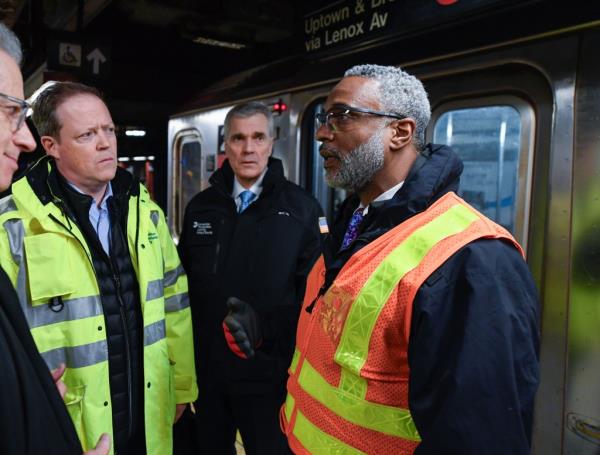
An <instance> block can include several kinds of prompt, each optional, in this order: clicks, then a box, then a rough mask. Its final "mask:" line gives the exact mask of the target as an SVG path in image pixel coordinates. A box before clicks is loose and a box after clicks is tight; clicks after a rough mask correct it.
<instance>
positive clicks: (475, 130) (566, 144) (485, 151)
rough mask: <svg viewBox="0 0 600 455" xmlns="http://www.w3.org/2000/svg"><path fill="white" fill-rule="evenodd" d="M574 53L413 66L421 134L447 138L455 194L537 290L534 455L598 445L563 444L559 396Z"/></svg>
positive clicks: (535, 48) (558, 43)
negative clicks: (509, 249)
mask: <svg viewBox="0 0 600 455" xmlns="http://www.w3.org/2000/svg"><path fill="white" fill-rule="evenodd" d="M577 54H578V40H577V37H575V36H572V37H563V38H555V39H550V40H545V41H543V42H541V41H540V42H531V43H524V44H520V45H515V46H512V47H505V48H502V49H498V50H495V51H492V52H487V53H478V54H477V55H472V56H469V57H463V58H460V59H454V60H447V61H440V62H436V63H430V64H426V65H421V66H419V67H418V68H416V71H415V70H413V71H414V72H415V73H417V74H418V75H419V76H420V77H421V78H422V80H424V82H425V87H426V89H427V91H428V93H429V95H430V100H431V104H432V113H433V115H432V120H431V123H430V125H429V128H428V131H427V136H428V140H429V141H435V142H441V143H445V144H448V145H451V146H452V147H453V148H454V149H455V150H456V151H457V152H458V153H459V155H460V156H461V157H462V159H463V161H464V165H465V169H464V173H463V175H462V178H461V185H460V187H461V190H460V192H461V195H462V196H463V197H464V198H465V199H466V200H468V201H469V202H470V203H471V204H472V205H474V206H476V207H477V208H479V209H480V210H481V211H483V212H484V213H485V214H486V215H488V216H489V217H490V218H492V219H494V220H496V221H497V222H499V223H500V224H502V225H504V226H505V227H506V228H508V229H509V230H510V231H511V232H512V233H513V235H514V236H515V237H516V238H517V240H518V241H519V242H520V243H521V244H522V245H523V246H524V248H525V250H526V253H527V261H528V264H529V266H530V268H531V270H532V273H533V275H534V278H535V281H536V283H537V285H538V289H539V290H540V294H541V300H542V315H541V327H542V332H541V352H540V358H541V381H540V388H539V391H538V395H537V398H536V409H535V419H534V434H533V453H535V454H539V455H545V454H549V453H565V454H566V453H569V454H571V453H573V454H574V453H577V454H590V455H591V454H592V453H594V454H596V453H597V452H593V450H594V449H593V448H588V451H582V449H581V447H579V445H578V443H579V441H575V442H574V443H573V444H575V445H571V444H572V443H571V442H569V441H570V440H571V438H572V437H573V435H572V434H571V433H570V431H569V428H568V427H567V422H566V420H567V415H568V414H569V413H570V411H571V410H569V409H568V408H567V407H566V403H565V402H566V400H567V396H568V395H569V394H572V393H573V392H574V391H572V390H567V386H568V384H567V382H566V381H565V377H566V372H567V364H568V359H567V356H566V355H565V352H566V347H567V345H568V343H569V334H568V318H567V317H566V315H567V314H568V312H569V283H570V270H569V250H570V238H571V227H570V221H569V220H570V217H571V209H572V207H571V204H570V202H571V194H572V193H571V191H572V160H573V153H574V150H573V125H574V111H573V105H574V97H575V80H576V78H575V75H576V71H577ZM585 387H588V388H589V389H590V391H591V389H592V388H594V389H596V388H597V387H596V385H592V384H591V383H590V384H587V385H585ZM594 395H597V392H594ZM597 415H598V413H596V416H597ZM575 439H577V437H575ZM575 446H577V447H578V449H577V450H573V448H572V447H575ZM559 447H561V448H562V449H558V448H559ZM596 449H597V447H596Z"/></svg>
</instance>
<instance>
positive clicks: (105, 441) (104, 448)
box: [83, 433, 111, 455]
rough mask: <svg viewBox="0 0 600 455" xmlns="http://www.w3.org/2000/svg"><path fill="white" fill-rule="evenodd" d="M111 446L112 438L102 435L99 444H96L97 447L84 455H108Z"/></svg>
mask: <svg viewBox="0 0 600 455" xmlns="http://www.w3.org/2000/svg"><path fill="white" fill-rule="evenodd" d="M110 446H111V444H110V436H109V435H108V434H106V433H102V436H100V439H98V442H97V443H96V447H94V448H93V449H92V450H88V451H87V452H84V453H83V455H108V452H110Z"/></svg>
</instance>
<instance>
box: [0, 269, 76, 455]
mask: <svg viewBox="0 0 600 455" xmlns="http://www.w3.org/2000/svg"><path fill="white" fill-rule="evenodd" d="M82 452H83V451H82V449H81V445H80V444H79V440H78V439H77V433H75V428H74V427H73V423H72V422H71V419H70V417H69V414H68V412H67V408H66V407H65V405H64V403H63V401H62V399H61V398H60V395H59V394H58V391H57V390H56V385H55V384H54V381H53V380H52V377H51V376H50V372H49V371H48V367H47V366H46V363H45V362H44V360H43V359H42V357H41V356H40V355H39V353H38V351H37V348H36V346H35V342H34V341H33V338H32V337H31V332H30V331H29V327H28V326H27V322H26V321H25V317H24V316H23V313H22V312H21V307H20V305H19V299H18V297H17V295H16V293H15V292H14V289H13V287H12V284H11V282H10V280H9V279H8V277H7V276H6V274H5V273H4V271H3V270H2V269H1V268H0V453H1V454H3V455H37V454H40V453H43V454H49V455H50V454H56V455H69V454H73V455H81V453H82Z"/></svg>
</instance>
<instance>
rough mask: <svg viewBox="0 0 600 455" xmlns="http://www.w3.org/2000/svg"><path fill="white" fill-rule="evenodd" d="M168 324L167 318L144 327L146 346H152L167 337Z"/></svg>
mask: <svg viewBox="0 0 600 455" xmlns="http://www.w3.org/2000/svg"><path fill="white" fill-rule="evenodd" d="M166 334H167V326H166V325H165V320H164V319H161V320H160V321H156V322H154V323H152V324H150V325H148V326H146V327H144V346H150V345H151V344H154V343H156V342H157V341H159V340H162V339H163V338H165V337H166Z"/></svg>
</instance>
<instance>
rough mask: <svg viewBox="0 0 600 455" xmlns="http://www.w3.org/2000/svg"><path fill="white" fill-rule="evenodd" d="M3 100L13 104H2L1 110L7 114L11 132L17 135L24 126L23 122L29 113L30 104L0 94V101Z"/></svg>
mask: <svg viewBox="0 0 600 455" xmlns="http://www.w3.org/2000/svg"><path fill="white" fill-rule="evenodd" d="M2 98H3V99H5V100H7V101H9V102H10V103H11V104H8V105H7V104H3V103H0V109H3V110H5V111H6V112H7V115H8V119H9V120H10V126H11V132H12V133H15V132H17V131H19V129H20V128H21V127H22V126H23V122H24V121H25V118H26V117H27V113H28V112H29V108H30V106H29V103H28V102H27V101H25V100H22V99H20V98H15V97H14V96H9V95H5V94H4V93H0V99H2Z"/></svg>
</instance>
